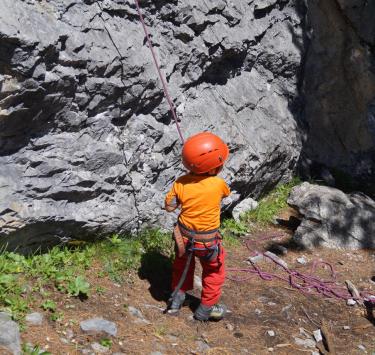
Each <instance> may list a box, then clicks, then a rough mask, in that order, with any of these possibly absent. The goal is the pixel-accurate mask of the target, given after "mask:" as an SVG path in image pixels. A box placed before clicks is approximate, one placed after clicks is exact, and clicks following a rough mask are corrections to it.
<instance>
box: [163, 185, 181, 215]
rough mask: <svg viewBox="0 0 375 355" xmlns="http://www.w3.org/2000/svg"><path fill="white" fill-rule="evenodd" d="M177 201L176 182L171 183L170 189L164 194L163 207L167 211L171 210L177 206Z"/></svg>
mask: <svg viewBox="0 0 375 355" xmlns="http://www.w3.org/2000/svg"><path fill="white" fill-rule="evenodd" d="M179 205H180V204H179V202H178V198H177V193H176V183H174V184H173V186H172V188H171V190H170V191H169V192H168V193H167V196H165V202H164V208H165V210H166V211H167V212H173V211H174V210H175V209H177V208H178V207H179Z"/></svg>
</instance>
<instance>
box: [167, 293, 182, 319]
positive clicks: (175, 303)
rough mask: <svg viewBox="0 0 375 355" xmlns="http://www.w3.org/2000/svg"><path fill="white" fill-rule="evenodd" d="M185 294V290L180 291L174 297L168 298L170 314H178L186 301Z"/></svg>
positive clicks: (168, 311)
mask: <svg viewBox="0 0 375 355" xmlns="http://www.w3.org/2000/svg"><path fill="white" fill-rule="evenodd" d="M185 296H186V294H185V292H181V291H178V292H177V294H176V295H175V296H174V297H171V298H170V299H169V300H168V303H169V306H168V310H167V313H168V314H170V315H176V314H177V313H178V312H179V310H180V308H181V307H182V305H183V303H184V302H185Z"/></svg>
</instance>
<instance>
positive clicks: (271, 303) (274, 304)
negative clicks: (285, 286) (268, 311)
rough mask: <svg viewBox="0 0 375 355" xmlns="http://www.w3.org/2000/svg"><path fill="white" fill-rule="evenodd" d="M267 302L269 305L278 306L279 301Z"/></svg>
mask: <svg viewBox="0 0 375 355" xmlns="http://www.w3.org/2000/svg"><path fill="white" fill-rule="evenodd" d="M267 304H268V305H269V306H276V304H277V303H275V302H268V303H267Z"/></svg>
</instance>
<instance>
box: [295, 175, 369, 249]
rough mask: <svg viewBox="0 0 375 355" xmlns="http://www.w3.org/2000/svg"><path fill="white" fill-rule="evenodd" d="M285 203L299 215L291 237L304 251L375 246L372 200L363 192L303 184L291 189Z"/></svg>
mask: <svg viewBox="0 0 375 355" xmlns="http://www.w3.org/2000/svg"><path fill="white" fill-rule="evenodd" d="M288 204H289V205H290V206H292V207H294V208H296V209H297V210H298V212H299V213H300V214H301V215H302V222H301V224H300V225H299V227H298V228H297V230H296V232H295V234H294V237H293V238H294V240H295V241H296V242H297V243H298V244H300V245H301V246H303V247H305V248H308V249H312V248H314V247H318V246H323V247H328V248H348V249H360V248H370V249H371V248H374V247H375V201H374V200H372V199H371V198H370V197H368V196H366V195H364V194H362V193H352V194H345V193H344V192H342V191H340V190H338V189H335V188H332V187H328V186H319V185H313V184H309V183H307V182H304V183H303V184H301V185H299V186H296V187H294V188H293V190H292V192H291V194H290V196H289V198H288Z"/></svg>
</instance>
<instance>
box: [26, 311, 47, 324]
mask: <svg viewBox="0 0 375 355" xmlns="http://www.w3.org/2000/svg"><path fill="white" fill-rule="evenodd" d="M43 318H44V317H43V314H41V313H39V312H33V313H29V314H27V315H26V317H25V320H26V322H27V323H28V324H30V325H42V323H43Z"/></svg>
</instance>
